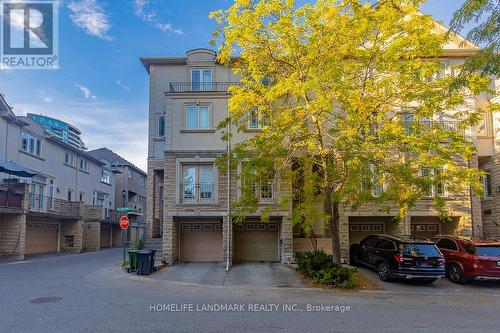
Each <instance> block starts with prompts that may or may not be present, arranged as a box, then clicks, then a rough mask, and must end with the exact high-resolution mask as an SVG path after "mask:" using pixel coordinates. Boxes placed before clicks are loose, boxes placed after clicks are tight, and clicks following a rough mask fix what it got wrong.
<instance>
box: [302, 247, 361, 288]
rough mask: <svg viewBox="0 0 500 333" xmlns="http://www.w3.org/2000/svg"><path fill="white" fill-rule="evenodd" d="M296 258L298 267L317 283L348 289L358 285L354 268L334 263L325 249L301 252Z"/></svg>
mask: <svg viewBox="0 0 500 333" xmlns="http://www.w3.org/2000/svg"><path fill="white" fill-rule="evenodd" d="M295 259H296V263H297V266H298V269H299V270H300V271H302V272H304V273H305V274H306V275H307V276H309V277H310V278H311V279H313V280H314V281H315V282H317V283H320V284H324V285H328V286H332V287H340V288H347V289H351V288H355V287H356V286H357V283H356V278H355V273H354V270H353V269H350V268H346V267H342V266H339V265H336V264H334V263H333V262H332V260H333V257H332V256H331V255H329V254H327V253H325V252H324V251H321V250H320V251H308V252H299V253H296V254H295Z"/></svg>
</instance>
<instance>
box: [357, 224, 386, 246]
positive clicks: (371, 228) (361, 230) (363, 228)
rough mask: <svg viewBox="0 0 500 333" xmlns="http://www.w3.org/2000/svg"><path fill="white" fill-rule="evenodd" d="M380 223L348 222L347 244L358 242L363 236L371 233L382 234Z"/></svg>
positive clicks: (382, 226) (382, 225) (382, 227)
mask: <svg viewBox="0 0 500 333" xmlns="http://www.w3.org/2000/svg"><path fill="white" fill-rule="evenodd" d="M383 233H384V224H382V223H350V224H349V244H354V243H359V241H361V240H362V239H363V238H365V237H366V236H369V235H372V234H383Z"/></svg>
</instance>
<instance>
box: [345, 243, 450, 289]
mask: <svg viewBox="0 0 500 333" xmlns="http://www.w3.org/2000/svg"><path fill="white" fill-rule="evenodd" d="M350 262H351V265H353V266H358V265H364V266H368V267H371V268H373V269H376V270H377V272H378V276H379V278H380V280H382V281H385V282H389V281H392V280H394V279H396V278H399V279H412V280H419V281H425V282H430V283H432V282H434V281H436V280H437V279H441V278H443V277H444V276H445V262H444V257H443V255H442V254H441V252H440V251H439V249H438V248H437V247H436V245H435V244H434V243H432V242H431V241H430V240H429V239H427V238H423V237H416V236H406V235H405V236H391V235H370V236H368V237H366V238H364V239H363V240H362V241H361V242H359V244H353V245H352V246H351V250H350Z"/></svg>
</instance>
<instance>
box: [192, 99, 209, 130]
mask: <svg viewBox="0 0 500 333" xmlns="http://www.w3.org/2000/svg"><path fill="white" fill-rule="evenodd" d="M210 126H211V124H210V109H209V107H208V106H206V105H205V106H196V105H188V106H187V107H186V128H187V129H209V128H210Z"/></svg>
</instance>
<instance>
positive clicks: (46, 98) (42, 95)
mask: <svg viewBox="0 0 500 333" xmlns="http://www.w3.org/2000/svg"><path fill="white" fill-rule="evenodd" d="M38 93H39V94H40V98H41V99H42V100H43V101H44V102H45V103H51V102H53V101H54V99H53V98H52V97H50V96H49V95H47V94H46V93H45V92H44V91H43V90H38Z"/></svg>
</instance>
